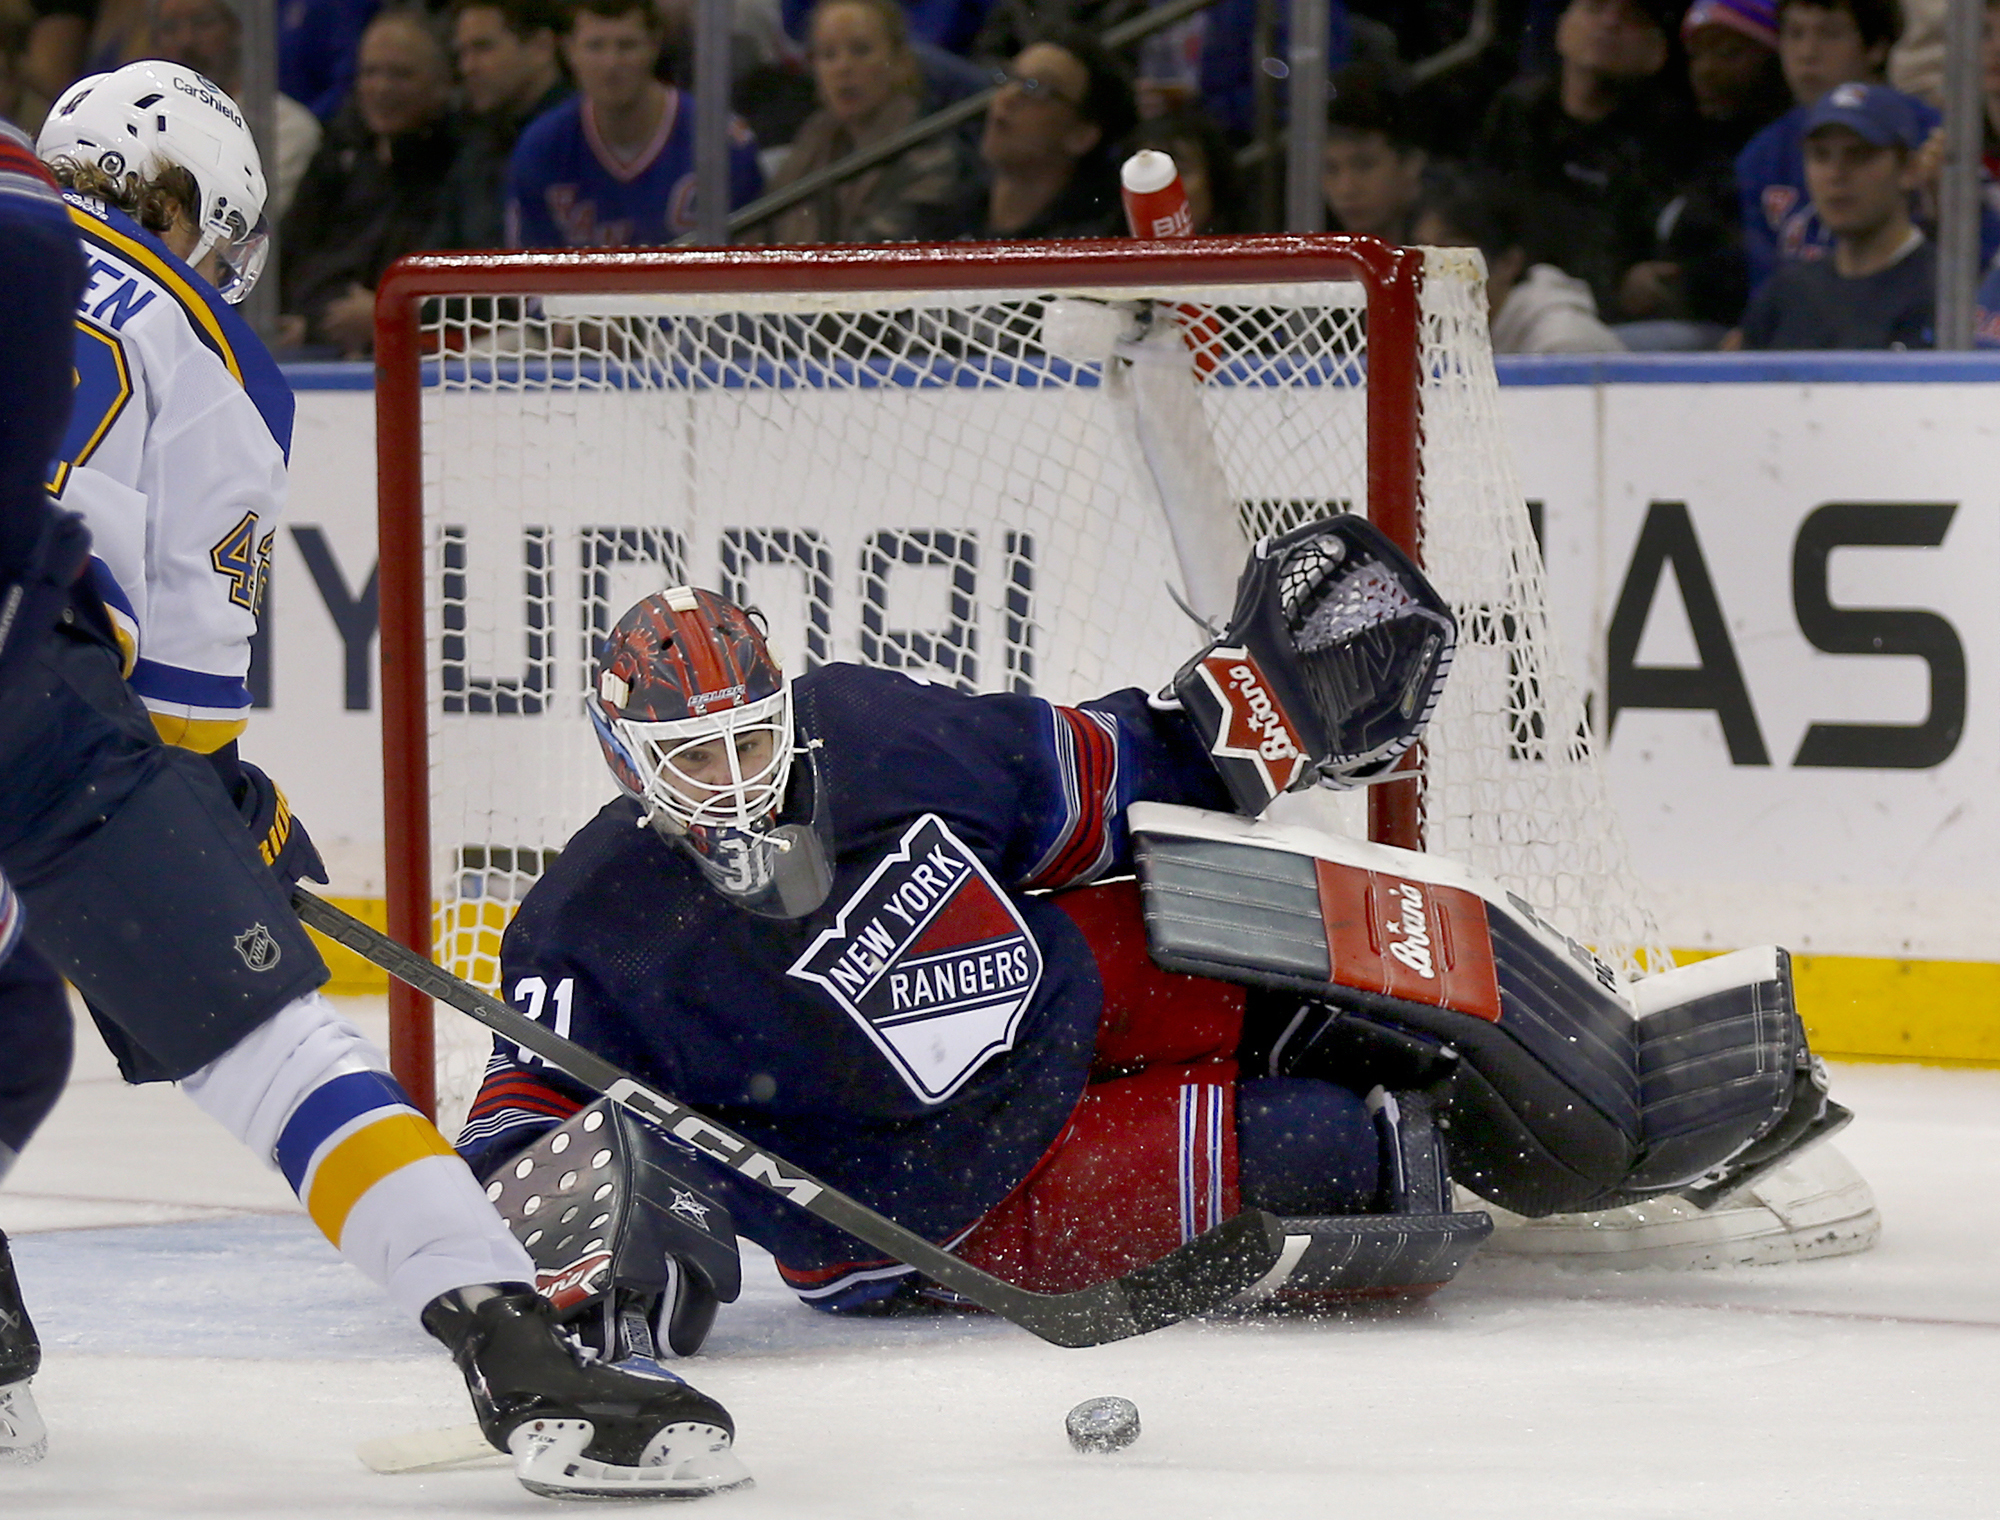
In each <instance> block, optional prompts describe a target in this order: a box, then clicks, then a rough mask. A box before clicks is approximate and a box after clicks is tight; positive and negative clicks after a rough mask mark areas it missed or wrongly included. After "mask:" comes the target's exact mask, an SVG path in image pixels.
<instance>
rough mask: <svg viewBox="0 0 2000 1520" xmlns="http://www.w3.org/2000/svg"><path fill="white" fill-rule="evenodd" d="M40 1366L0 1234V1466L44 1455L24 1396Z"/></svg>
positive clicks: (41, 1434) (43, 1435)
mask: <svg viewBox="0 0 2000 1520" xmlns="http://www.w3.org/2000/svg"><path fill="white" fill-rule="evenodd" d="M41 1365H42V1343H41V1341H40V1340H38V1339H37V1338H36V1336H35V1327H34V1324H33V1323H32V1322H31V1321H30V1320H29V1318H28V1308H27V1305H26V1304H24V1303H22V1302H21V1284H20V1281H19V1280H18V1279H17V1278H16V1277H15V1275H14V1257H13V1254H12V1253H11V1252H10V1251H9V1250H8V1249H7V1237H6V1235H4V1234H0V1462H18V1463H21V1464H22V1465H23V1466H25V1465H26V1464H28V1463H30V1462H39V1461H41V1460H42V1458H43V1457H44V1456H46V1455H47V1454H48V1449H49V1433H48V1429H47V1427H45V1426H44V1425H43V1424H42V1417H41V1415H40V1414H39V1413H38V1412H37V1411H36V1409H35V1400H34V1396H33V1395H32V1394H30V1393H29V1392H28V1379H29V1378H31V1377H33V1376H34V1375H35V1373H36V1371H37V1370H38V1369H39V1368H40V1367H41Z"/></svg>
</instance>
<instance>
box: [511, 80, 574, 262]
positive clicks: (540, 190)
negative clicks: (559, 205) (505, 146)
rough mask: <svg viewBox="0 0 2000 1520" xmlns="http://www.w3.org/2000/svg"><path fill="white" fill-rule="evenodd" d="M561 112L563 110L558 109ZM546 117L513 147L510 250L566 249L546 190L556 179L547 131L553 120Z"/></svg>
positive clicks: (529, 129)
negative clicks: (550, 211)
mask: <svg viewBox="0 0 2000 1520" xmlns="http://www.w3.org/2000/svg"><path fill="white" fill-rule="evenodd" d="M558 109H560V108H558ZM554 114H555V113H550V116H544V117H542V118H541V119H540V120H539V121H537V122H536V123H535V124H534V125H533V126H531V127H529V128H528V130H527V131H526V132H523V133H522V134H521V140H520V141H519V142H518V143H516V144H515V145H514V154H513V157H512V158H510V159H509V160H508V161H507V198H506V211H505V217H506V237H507V246H508V247H509V248H562V247H565V246H567V245H566V244H565V242H564V239H563V236H562V233H561V232H560V231H559V230H558V229H557V227H556V223H555V218H554V217H553V216H551V215H550V214H549V202H548V195H547V193H546V192H547V190H548V187H549V182H550V180H551V179H552V178H553V177H554V175H553V173H552V171H551V168H550V165H549V162H548V158H549V141H550V137H549V133H548V132H547V131H546V130H544V129H546V128H547V127H548V126H549V124H550V120H551V117H552V116H553V115H554Z"/></svg>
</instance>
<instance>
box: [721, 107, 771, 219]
mask: <svg viewBox="0 0 2000 1520" xmlns="http://www.w3.org/2000/svg"><path fill="white" fill-rule="evenodd" d="M763 193H764V170H763V169H762V167H761V166H760V165H759V164H758V162H757V138H756V136H755V135H754V134H753V133H752V132H751V131H750V129H749V128H748V127H746V126H744V125H743V124H742V123H741V122H732V123H731V124H730V133H729V209H730V210H732V211H734V210H735V209H736V208H737V207H739V206H747V205H749V204H750V202H752V201H754V200H755V199H757V197H758V196H760V195H762V194H763Z"/></svg>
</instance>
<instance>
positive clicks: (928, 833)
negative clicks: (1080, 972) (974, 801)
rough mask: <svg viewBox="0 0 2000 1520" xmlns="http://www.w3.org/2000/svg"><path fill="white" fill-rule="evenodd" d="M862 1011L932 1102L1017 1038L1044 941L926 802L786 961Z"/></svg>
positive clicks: (862, 1020) (855, 1013)
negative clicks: (828, 920) (834, 912)
mask: <svg viewBox="0 0 2000 1520" xmlns="http://www.w3.org/2000/svg"><path fill="white" fill-rule="evenodd" d="M788 974H789V975H791V976H795V977H798V978H800V979H801V980H802V981H808V982H816V983H818V984H819V986H821V987H823V988H825V989H826V992H827V994H828V995H829V996H830V997H832V999H833V1000H834V1002H836V1003H837V1004H839V1005H840V1007H841V1008H843V1009H845V1010H846V1011H847V1013H848V1014H849V1015H850V1016H851V1017H852V1018H853V1019H854V1020H855V1022H856V1023H858V1024H859V1025H860V1026H861V1028H862V1029H863V1031H864V1032H866V1034H867V1035H868V1038H869V1039H870V1040H872V1041H873V1042H874V1043H875V1046H876V1048H877V1049H878V1050H880V1051H881V1052H882V1054H883V1055H884V1056H886V1057H887V1058H888V1060H889V1063H890V1064H891V1065H892V1066H894V1067H895V1068H896V1071H897V1072H898V1074H899V1075H900V1076H901V1077H902V1078H903V1080H904V1081H905V1082H907V1083H908V1084H909V1087H910V1090H911V1091H912V1092H914V1093H915V1094H916V1095H917V1096H918V1097H920V1098H922V1099H923V1100H924V1101H925V1102H926V1103H941V1102H943V1101H944V1100H945V1099H946V1098H948V1097H950V1096H951V1095H952V1094H953V1093H954V1092H956V1091H957V1090H958V1089H959V1088H960V1087H961V1086H963V1085H964V1083H965V1081H966V1079H967V1078H968V1077H970V1076H971V1075H972V1074H973V1073H974V1072H975V1071H977V1070H978V1069H979V1067H980V1066H981V1065H982V1064H983V1063H984V1062H985V1061H986V1060H987V1058H988V1057H990V1056H992V1055H995V1054H997V1053H998V1052H1000V1051H1003V1050H1007V1049H1010V1048H1011V1047H1012V1046H1013V1043H1014V1034H1015V1031H1016V1030H1017V1029H1018V1028H1019V1026H1020V1022H1021V1015H1022V1013H1023V1012H1025V1011H1026V1009H1027V1007H1028V1003H1029V1001H1030V1000H1031V999H1032V998H1033V997H1034V995H1035V988H1036V987H1037V986H1038V985H1040V983H1041V979H1042V951H1041V947H1040V946H1039V945H1037V944H1036V943H1035V938H1034V936H1033V935H1032V934H1030V933H1029V932H1028V926H1027V925H1026V924H1025V923H1023V922H1022V920H1021V915H1020V913H1019V912H1018V911H1017V910H1016V909H1015V907H1014V904H1013V903H1012V902H1011V901H1009V900H1008V897H1007V894H1006V893H1005V892H1003V891H1001V890H1000V887H999V885H998V884H997V883H996V882H995V881H994V880H993V878H992V877H991V876H990V875H989V874H988V873H987V870H986V868H985V866H983V865H981V864H980V862H979V859H978V857H977V856H975V855H974V854H973V853H972V851H971V850H969V849H968V848H966V846H965V845H964V844H963V843H961V842H960V841H959V840H958V838H957V837H956V836H954V835H953V834H952V832H951V830H950V829H948V828H946V827H945V825H944V822H943V820H941V819H940V818H938V816H937V815H936V814H934V813H926V814H925V815H924V816H923V817H922V818H919V819H918V820H917V821H916V822H915V823H914V824H912V825H911V826H910V827H909V829H908V830H906V831H905V833H904V834H903V837H902V839H901V841H900V842H899V843H898V845H897V847H896V849H895V850H894V851H893V852H892V853H891V854H890V855H889V856H888V857H887V858H885V859H884V860H883V861H882V862H881V864H879V865H878V866H876V867H875V869H874V871H872V872H871V873H870V874H869V877H868V879H867V880H866V881H864V882H863V883H862V884H861V886H860V887H859V888H858V889H857V890H856V891H855V893H854V895H853V896H852V897H850V898H849V899H848V900H847V902H846V903H845V904H844V905H843V906H842V908H841V910H840V913H839V915H838V916H837V917H836V918H835V920H834V922H833V925H832V927H831V928H828V929H826V930H824V931H823V932H822V933H821V934H820V935H819V936H818V937H817V938H816V939H815V940H814V941H813V942H812V944H811V945H810V946H809V947H808V948H807V950H806V953H805V954H804V955H802V956H800V957H799V958H798V959H797V960H796V961H794V962H793V963H792V965H791V966H790V968H788Z"/></svg>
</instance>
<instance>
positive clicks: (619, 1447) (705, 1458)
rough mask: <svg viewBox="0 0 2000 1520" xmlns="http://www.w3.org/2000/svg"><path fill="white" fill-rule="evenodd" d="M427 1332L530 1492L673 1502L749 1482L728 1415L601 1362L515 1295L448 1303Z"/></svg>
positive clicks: (656, 1369) (650, 1371)
mask: <svg viewBox="0 0 2000 1520" xmlns="http://www.w3.org/2000/svg"><path fill="white" fill-rule="evenodd" d="M424 1328H425V1329H426V1330H428V1331H430V1333H431V1334H432V1335H434V1336H436V1337H437V1338H438V1339H439V1340H441V1341H443V1342H444V1343H445V1345H447V1346H449V1347H450V1348H451V1353H452V1357H453V1359H454V1360H455V1361H457V1363H458V1365H459V1369H460V1370H461V1371H462V1372H464V1374H465V1381H466V1386H467V1387H468V1388H470V1389H471V1391H472V1403H473V1408H474V1409H475V1410H476V1411H477V1413H478V1415H479V1426H480V1429H481V1430H483V1431H484V1432H485V1433H486V1439H487V1440H489V1441H491V1442H492V1443H493V1445H494V1446H495V1447H497V1448H498V1449H499V1450H501V1451H507V1452H511V1453H512V1454H513V1456H514V1471H515V1473H516V1475H517V1476H518V1477H519V1478H520V1480H521V1482H522V1483H523V1484H525V1485H526V1486H527V1487H528V1488H529V1489H530V1490H531V1491H532V1492H534V1493H538V1494H542V1495H545V1496H547V1497H549V1498H552V1499H613V1498H616V1499H644V1498H661V1499H677V1498H695V1497H698V1496H700V1495H702V1494H711V1493H717V1492H720V1491H721V1490H723V1489H729V1488H739V1487H741V1486H742V1485H744V1484H746V1483H748V1482H749V1481H750V1474H749V1472H748V1471H747V1470H746V1469H745V1468H744V1466H743V1464H742V1462H741V1461H740V1460H738V1458H737V1457H736V1454H735V1453H734V1452H733V1451H731V1450H730V1443H731V1442H732V1441H733V1440H734V1439H735V1426H734V1424H733V1423H732V1422H731V1420H730V1418H729V1412H728V1411H727V1410H725V1409H724V1408H723V1407H722V1406H721V1405H720V1404H718V1403H716V1402H715V1400H713V1399H711V1398H709V1397H708V1396H707V1395H706V1394H703V1393H701V1392H699V1391H697V1390H696V1389H694V1388H692V1387H690V1386H689V1385H688V1384H687V1383H685V1382H684V1381H682V1380H681V1379H680V1378H678V1377H675V1376H674V1375H673V1374H672V1373H671V1372H669V1371H667V1370H666V1369H665V1368H664V1367H661V1366H660V1365H659V1364H658V1363H657V1362H654V1361H651V1360H650V1359H646V1358H639V1357H634V1358H630V1359H627V1360H624V1361H620V1362H617V1363H607V1362H604V1361H601V1360H599V1359H598V1358H597V1356H596V1355H595V1353H593V1352H590V1351H587V1350H585V1349H583V1348H582V1347H579V1346H578V1345H577V1344H576V1343H575V1342H574V1341H572V1340H571V1339H570V1338H569V1337H568V1336H566V1335H565V1334H564V1333H563V1332H562V1330H561V1329H560V1328H559V1327H558V1326H557V1324H556V1319H555V1313H554V1311H553V1310H552V1309H551V1308H550V1307H549V1304H548V1302H547V1300H545V1299H543V1298H542V1297H541V1296H540V1295H539V1294H537V1293H535V1292H533V1291H532V1290H531V1289H529V1288H527V1287H525V1286H523V1285H521V1284H518V1283H502V1284H495V1285H493V1286H490V1287H474V1288H459V1289H456V1290H455V1291H453V1292H451V1293H447V1294H444V1295H443V1296H442V1297H440V1298H436V1299H433V1300H432V1301H431V1304H430V1306H429V1307H428V1308H427V1309H425V1310H424Z"/></svg>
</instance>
